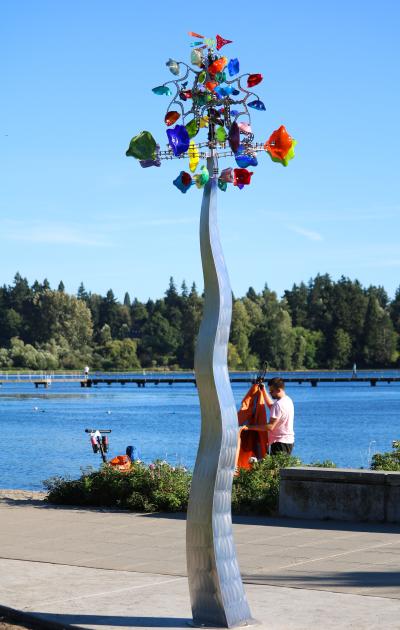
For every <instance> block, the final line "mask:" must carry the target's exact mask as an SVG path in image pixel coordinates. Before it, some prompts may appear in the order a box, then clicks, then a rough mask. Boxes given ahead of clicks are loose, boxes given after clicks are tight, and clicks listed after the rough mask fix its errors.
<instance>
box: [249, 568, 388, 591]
mask: <svg viewBox="0 0 400 630" xmlns="http://www.w3.org/2000/svg"><path fill="white" fill-rule="evenodd" d="M294 569H295V567H294ZM242 577H243V581H244V582H245V583H246V584H263V585H270V586H296V585H298V587H299V588H300V587H301V588H310V586H311V584H312V585H313V586H314V588H317V589H318V588H321V587H322V588H328V587H329V588H332V589H334V588H335V587H343V588H346V587H347V588H349V587H353V588H354V587H359V588H362V587H364V588H386V587H388V586H391V587H397V588H398V587H400V573H399V571H398V569H393V571H379V570H377V571H346V572H343V573H332V572H329V573H328V572H323V571H318V572H316V573H299V572H295V571H293V572H290V573H287V574H286V575H269V574H264V575H263V574H258V575H257V574H255V575H251V574H245V575H243V576H242ZM398 597H399V598H400V591H399V595H398Z"/></svg>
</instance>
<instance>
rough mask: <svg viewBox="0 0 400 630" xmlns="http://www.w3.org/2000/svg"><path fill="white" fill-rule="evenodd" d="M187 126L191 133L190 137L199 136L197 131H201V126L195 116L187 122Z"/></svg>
mask: <svg viewBox="0 0 400 630" xmlns="http://www.w3.org/2000/svg"><path fill="white" fill-rule="evenodd" d="M185 127H186V130H187V132H188V134H189V138H194V137H195V136H197V132H198V131H199V128H200V126H199V125H198V124H197V121H196V119H195V118H193V119H192V120H190V121H189V122H188V123H186V125H185Z"/></svg>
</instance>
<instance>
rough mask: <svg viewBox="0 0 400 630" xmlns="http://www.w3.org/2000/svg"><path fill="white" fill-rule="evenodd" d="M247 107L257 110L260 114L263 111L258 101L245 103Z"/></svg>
mask: <svg viewBox="0 0 400 630" xmlns="http://www.w3.org/2000/svg"><path fill="white" fill-rule="evenodd" d="M247 105H248V107H252V108H253V109H258V110H259V111H260V112H264V111H265V105H264V103H263V102H262V101H260V99H257V100H256V101H251V103H247Z"/></svg>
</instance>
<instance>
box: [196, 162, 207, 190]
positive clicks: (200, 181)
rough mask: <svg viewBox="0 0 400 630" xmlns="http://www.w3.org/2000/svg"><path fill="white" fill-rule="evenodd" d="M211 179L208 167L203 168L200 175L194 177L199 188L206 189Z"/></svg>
mask: <svg viewBox="0 0 400 630" xmlns="http://www.w3.org/2000/svg"><path fill="white" fill-rule="evenodd" d="M209 179H210V174H209V172H208V170H207V167H206V166H202V167H201V169H200V173H199V174H198V175H195V176H194V181H195V182H196V186H197V188H204V186H205V185H206V184H207V182H208V180H209Z"/></svg>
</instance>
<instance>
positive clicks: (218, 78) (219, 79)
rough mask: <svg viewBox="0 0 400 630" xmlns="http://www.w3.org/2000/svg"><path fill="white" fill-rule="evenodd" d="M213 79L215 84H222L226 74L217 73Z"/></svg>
mask: <svg viewBox="0 0 400 630" xmlns="http://www.w3.org/2000/svg"><path fill="white" fill-rule="evenodd" d="M214 78H215V80H216V81H217V83H224V82H225V81H226V74H225V72H217V74H216V75H215V77H214Z"/></svg>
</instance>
